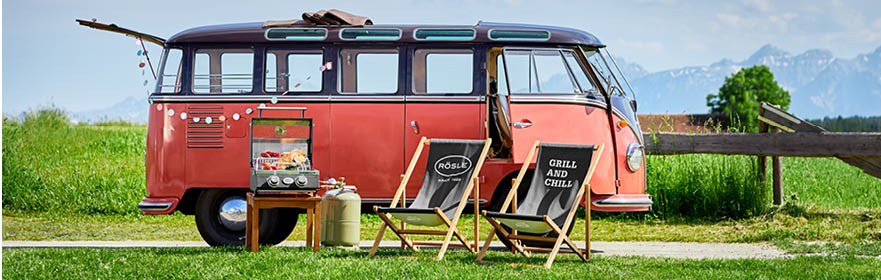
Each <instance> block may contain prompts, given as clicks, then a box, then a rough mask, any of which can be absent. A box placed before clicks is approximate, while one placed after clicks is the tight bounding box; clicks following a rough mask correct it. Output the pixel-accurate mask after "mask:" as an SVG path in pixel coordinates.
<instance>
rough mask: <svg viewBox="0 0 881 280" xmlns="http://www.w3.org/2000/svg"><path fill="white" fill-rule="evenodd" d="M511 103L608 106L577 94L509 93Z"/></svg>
mask: <svg viewBox="0 0 881 280" xmlns="http://www.w3.org/2000/svg"><path fill="white" fill-rule="evenodd" d="M511 103H563V104H567V103H568V104H583V105H591V106H596V107H600V108H603V109H606V107H608V105H606V103H605V102H602V101H599V100H594V99H589V98H584V97H578V96H524V95H519V96H518V95H516V94H515V95H511Z"/></svg>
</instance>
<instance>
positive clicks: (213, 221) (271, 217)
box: [195, 189, 296, 247]
mask: <svg viewBox="0 0 881 280" xmlns="http://www.w3.org/2000/svg"><path fill="white" fill-rule="evenodd" d="M244 197H245V192H244V191H243V190H239V189H211V190H205V191H202V193H200V194H199V198H198V200H197V201H196V209H195V216H196V217H195V218H196V228H198V229H199V235H201V236H202V239H204V240H205V242H206V243H208V245H210V246H212V247H215V246H242V245H245V230H244V227H242V228H241V229H230V228H227V226H224V225H223V223H222V222H221V220H220V219H221V217H220V205H221V204H222V203H223V202H224V201H226V200H227V199H239V198H241V199H244ZM279 210H280V209H266V210H261V211H260V240H259V243H260V244H262V245H275V244H278V243H279V242H280V241H281V240H284V238H281V240H279V236H281V235H283V234H281V233H280V232H276V228H282V229H284V228H286V227H287V226H288V224H289V223H284V224H283V225H282V226H281V227H279V225H280V223H279V222H278V221H279V216H281V212H282V211H279ZM290 224H291V225H290V226H291V229H292V228H293V225H295V224H296V218H295V219H294V222H293V223H290ZM283 231H284V230H281V232H283ZM287 234H290V230H288V231H287V232H286V233H285V234H284V237H285V238H286V237H287ZM273 241H274V242H273Z"/></svg>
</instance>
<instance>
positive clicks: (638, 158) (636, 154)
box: [627, 142, 645, 172]
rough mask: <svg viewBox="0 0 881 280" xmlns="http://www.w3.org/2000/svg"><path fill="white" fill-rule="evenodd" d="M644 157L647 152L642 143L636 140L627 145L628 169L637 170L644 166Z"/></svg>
mask: <svg viewBox="0 0 881 280" xmlns="http://www.w3.org/2000/svg"><path fill="white" fill-rule="evenodd" d="M644 158H645V152H644V150H643V147H642V145H640V144H637V143H635V142H634V143H630V145H628V146H627V169H630V171H633V172H636V171H637V170H639V168H640V167H642V161H643V159H644Z"/></svg>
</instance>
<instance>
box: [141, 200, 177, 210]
mask: <svg viewBox="0 0 881 280" xmlns="http://www.w3.org/2000/svg"><path fill="white" fill-rule="evenodd" d="M171 204H172V203H171V202H144V201H141V203H138V209H141V211H144V212H161V211H166V210H168V209H169V208H171Z"/></svg>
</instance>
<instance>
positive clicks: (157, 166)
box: [145, 104, 186, 197]
mask: <svg viewBox="0 0 881 280" xmlns="http://www.w3.org/2000/svg"><path fill="white" fill-rule="evenodd" d="M184 108H186V107H185V105H179V104H152V105H150V108H149V118H148V120H147V150H146V156H145V165H146V168H147V170H146V171H147V176H146V180H147V197H165V196H172V197H181V196H183V193H184V191H185V190H186V186H185V185H184V182H185V180H186V174H185V172H184V166H185V165H186V157H185V154H186V153H185V152H186V150H185V149H186V143H185V141H186V137H182V136H180V135H177V134H180V133H183V132H182V131H185V130H186V124H184V122H183V121H182V120H181V119H180V117H179V114H180V112H183V109H184ZM169 110H173V111H174V112H173V113H174V114H173V115H172V116H169V114H168V113H169Z"/></svg>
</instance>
